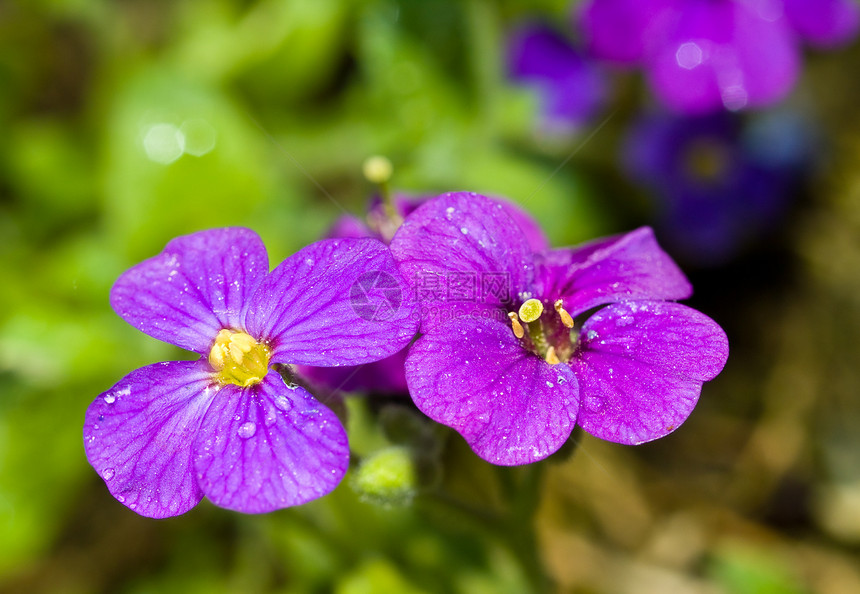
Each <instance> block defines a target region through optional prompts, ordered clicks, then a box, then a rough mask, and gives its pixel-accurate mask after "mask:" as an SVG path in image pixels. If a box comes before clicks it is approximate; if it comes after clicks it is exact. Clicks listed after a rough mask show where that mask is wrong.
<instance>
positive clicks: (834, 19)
mask: <svg viewBox="0 0 860 594" xmlns="http://www.w3.org/2000/svg"><path fill="white" fill-rule="evenodd" d="M783 4H784V5H785V16H786V18H788V21H789V22H790V23H791V26H792V27H794V29H795V31H797V33H798V34H799V35H800V36H801V37H803V38H804V40H806V41H807V42H809V43H810V44H811V45H814V46H816V47H820V48H832V47H836V46H839V45H842V44H845V43H848V42H849V41H851V40H852V39H854V37H855V36H856V35H857V31H858V29H860V4H857V2H856V1H855V0H783Z"/></svg>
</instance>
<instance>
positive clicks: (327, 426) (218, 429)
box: [194, 371, 349, 513]
mask: <svg viewBox="0 0 860 594" xmlns="http://www.w3.org/2000/svg"><path fill="white" fill-rule="evenodd" d="M218 396H219V397H218V398H216V399H215V401H214V402H213V403H212V406H211V407H210V408H209V410H208V411H207V413H206V416H205V418H204V420H203V425H202V427H201V428H200V432H199V433H198V436H197V441H196V442H195V445H194V451H195V459H194V467H195V469H196V471H197V477H198V482H199V485H200V488H201V489H202V490H203V492H204V493H205V494H206V497H208V498H209V499H210V500H211V501H212V502H213V503H214V504H215V505H219V506H221V507H225V508H227V509H232V510H236V511H240V512H245V513H265V512H270V511H273V510H276V509H281V508H284V507H289V506H292V505H299V504H301V503H306V502H308V501H310V500H312V499H316V498H318V497H322V496H323V495H325V494H326V493H328V492H330V491H331V490H332V489H334V488H335V486H337V484H338V483H339V482H340V480H341V478H343V475H344V473H345V472H346V469H347V467H348V466H349V446H348V444H347V438H346V432H345V431H344V429H343V426H342V425H341V423H340V421H339V420H338V418H337V417H336V416H335V414H334V413H333V412H331V411H330V410H329V409H328V408H326V407H325V406H323V405H322V404H320V403H319V402H318V401H317V400H316V399H315V398H314V397H313V396H311V395H310V394H309V393H308V392H307V391H306V390H305V389H304V388H301V387H294V388H288V387H287V386H286V385H285V384H284V381H283V379H281V377H280V376H279V375H278V374H277V373H276V372H274V371H270V372H269V374H268V375H267V376H266V377H265V378H264V379H263V381H262V382H260V383H259V384H257V385H256V386H253V387H251V388H241V387H239V386H236V385H232V384H231V385H227V386H225V387H224V388H223V389H222V391H221V393H220V394H219V395H218Z"/></svg>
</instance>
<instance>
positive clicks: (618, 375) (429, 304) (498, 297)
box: [391, 193, 728, 465]
mask: <svg viewBox="0 0 860 594" xmlns="http://www.w3.org/2000/svg"><path fill="white" fill-rule="evenodd" d="M391 251H392V253H393V254H394V257H395V259H396V260H397V262H398V265H399V267H400V270H401V272H402V274H403V275H404V276H405V277H406V278H407V279H409V280H410V281H412V280H413V279H416V278H421V277H422V276H429V277H431V278H446V277H449V278H450V277H455V276H459V275H464V274H474V275H476V276H477V277H478V278H479V279H486V278H498V277H499V275H501V276H503V277H504V278H505V279H506V284H505V286H503V287H500V286H498V285H495V286H494V290H487V291H482V292H481V293H480V294H478V295H476V297H475V298H474V299H473V300H471V301H469V302H466V303H463V302H460V301H452V300H451V299H450V296H449V295H446V294H445V293H441V292H440V293H433V292H432V291H424V292H423V293H420V297H421V306H422V320H421V332H422V333H423V335H422V336H421V337H420V338H419V339H418V340H417V341H416V342H415V343H414V344H413V345H412V346H411V347H410V349H409V355H408V357H407V360H406V378H407V381H408V384H409V391H410V393H411V396H412V398H413V400H414V401H415V404H416V405H417V406H418V408H419V409H421V411H423V412H424V413H425V414H426V415H428V416H429V417H430V418H432V419H434V420H436V421H438V422H440V423H443V424H445V425H448V426H450V427H452V428H454V429H455V430H456V431H458V432H459V433H460V434H461V435H462V436H463V437H464V438H465V439H466V441H467V442H468V443H469V445H470V446H471V447H472V449H473V450H474V451H475V453H477V454H478V455H479V456H480V457H482V458H484V459H485V460H487V461H489V462H492V463H494V464H502V465H516V464H527V463H530V462H535V461H537V460H540V459H542V458H545V457H546V456H548V455H550V454H552V453H553V452H555V451H556V450H557V449H558V448H559V447H561V446H562V444H564V442H565V441H566V440H567V439H568V437H569V436H570V433H571V431H572V430H573V427H574V426H575V425H576V424H579V425H581V426H582V427H583V428H584V429H585V430H586V431H588V432H589V433H591V434H592V435H595V436H597V437H600V438H603V439H607V440H610V441H615V442H619V443H626V444H638V443H642V442H645V441H649V440H652V439H656V438H659V437H662V436H664V435H666V434H668V433H670V432H671V431H673V430H674V429H675V428H677V427H678V426H679V425H680V424H681V423H683V422H684V420H685V419H686V418H687V417H688V415H689V414H690V412H691V411H692V410H693V408H694V406H695V405H696V402H697V400H698V397H699V393H700V390H701V386H702V383H703V382H705V381H707V380H710V379H712V378H713V377H715V376H716V375H717V374H718V373H719V372H720V370H721V369H722V367H723V365H724V363H725V360H726V357H727V355H728V343H727V340H726V336H725V334H724V333H723V331H722V329H721V328H720V327H719V326H718V325H717V324H716V323H715V322H714V321H713V320H711V319H709V318H708V317H706V316H704V315H703V314H701V313H699V312H697V311H695V310H693V309H690V308H688V307H686V306H683V305H679V304H676V303H673V302H670V301H666V300H668V299H680V298H684V297H687V296H689V295H690V292H691V287H690V285H689V283H688V282H687V279H686V278H685V277H684V275H683V274H682V273H681V271H680V270H679V269H678V267H677V266H676V265H675V263H674V262H673V261H672V260H671V259H670V258H669V256H667V255H666V254H665V253H664V252H663V251H662V250H661V249H660V247H659V246H658V245H657V243H656V241H655V239H654V236H653V233H652V232H651V230H650V229H648V228H642V229H638V230H636V231H633V232H631V233H628V234H626V235H622V236H618V237H612V238H607V239H602V240H598V241H595V242H592V243H590V244H586V245H583V246H580V247H577V248H564V249H555V250H543V251H539V252H536V251H534V250H533V249H532V247H531V246H530V245H529V242H528V241H527V239H526V237H525V236H524V234H523V233H522V231H521V230H520V229H519V227H518V226H517V225H516V224H515V223H514V221H513V220H512V219H511V217H510V216H509V215H508V214H507V212H506V211H505V209H504V207H503V206H502V205H501V204H500V203H498V202H495V201H492V200H490V199H488V198H485V197H483V196H480V195H476V194H467V193H453V194H446V195H443V196H440V197H439V198H436V199H434V200H431V201H429V202H427V203H426V204H424V205H423V206H421V207H420V208H418V209H417V210H416V211H415V212H414V213H412V215H411V216H409V217H408V218H407V219H406V220H405V221H404V223H403V225H402V226H401V228H400V229H399V230H398V232H397V234H396V235H395V236H394V239H393V240H392V242H391ZM607 304H608V305H607ZM601 305H607V306H606V307H604V308H603V309H600V310H599V311H597V313H595V314H594V315H592V316H591V317H590V318H589V319H588V320H586V321H585V322H584V323H583V324H582V325H581V327H580V328H578V329H575V324H574V320H573V318H574V317H576V316H579V315H582V314H584V313H585V312H588V311H589V310H592V309H594V308H596V307H598V306H601Z"/></svg>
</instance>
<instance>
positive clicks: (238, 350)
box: [209, 328, 271, 387]
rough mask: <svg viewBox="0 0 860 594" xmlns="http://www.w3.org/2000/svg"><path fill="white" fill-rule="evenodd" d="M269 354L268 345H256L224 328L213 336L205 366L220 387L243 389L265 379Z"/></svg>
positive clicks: (252, 338) (254, 341)
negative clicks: (241, 387) (215, 374)
mask: <svg viewBox="0 0 860 594" xmlns="http://www.w3.org/2000/svg"><path fill="white" fill-rule="evenodd" d="M270 354H271V349H269V347H268V345H265V344H260V343H258V342H257V341H256V340H255V339H254V337H253V336H251V335H249V334H245V333H244V332H232V331H230V330H227V329H226V328H225V329H223V330H221V331H220V332H219V333H218V336H216V337H215V344H213V345H212V350H211V351H209V364H210V365H211V366H212V369H214V370H215V371H216V372H217V376H218V381H219V382H221V383H222V384H236V385H237V386H243V387H247V386H252V385H254V384H256V383H259V382H260V381H262V379H263V378H264V377H266V373H268V371H269V355H270Z"/></svg>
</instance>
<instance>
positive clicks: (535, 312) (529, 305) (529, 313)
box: [520, 298, 543, 324]
mask: <svg viewBox="0 0 860 594" xmlns="http://www.w3.org/2000/svg"><path fill="white" fill-rule="evenodd" d="M542 313H543V303H541V302H540V301H539V300H537V299H534V298H532V299H529V300H528V301H526V302H525V303H523V304H522V305H520V319H521V320H522V321H523V322H525V323H527V324H528V323H529V322H534V321H535V320H536V319H538V318H539V317H540V315H541V314H542Z"/></svg>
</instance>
